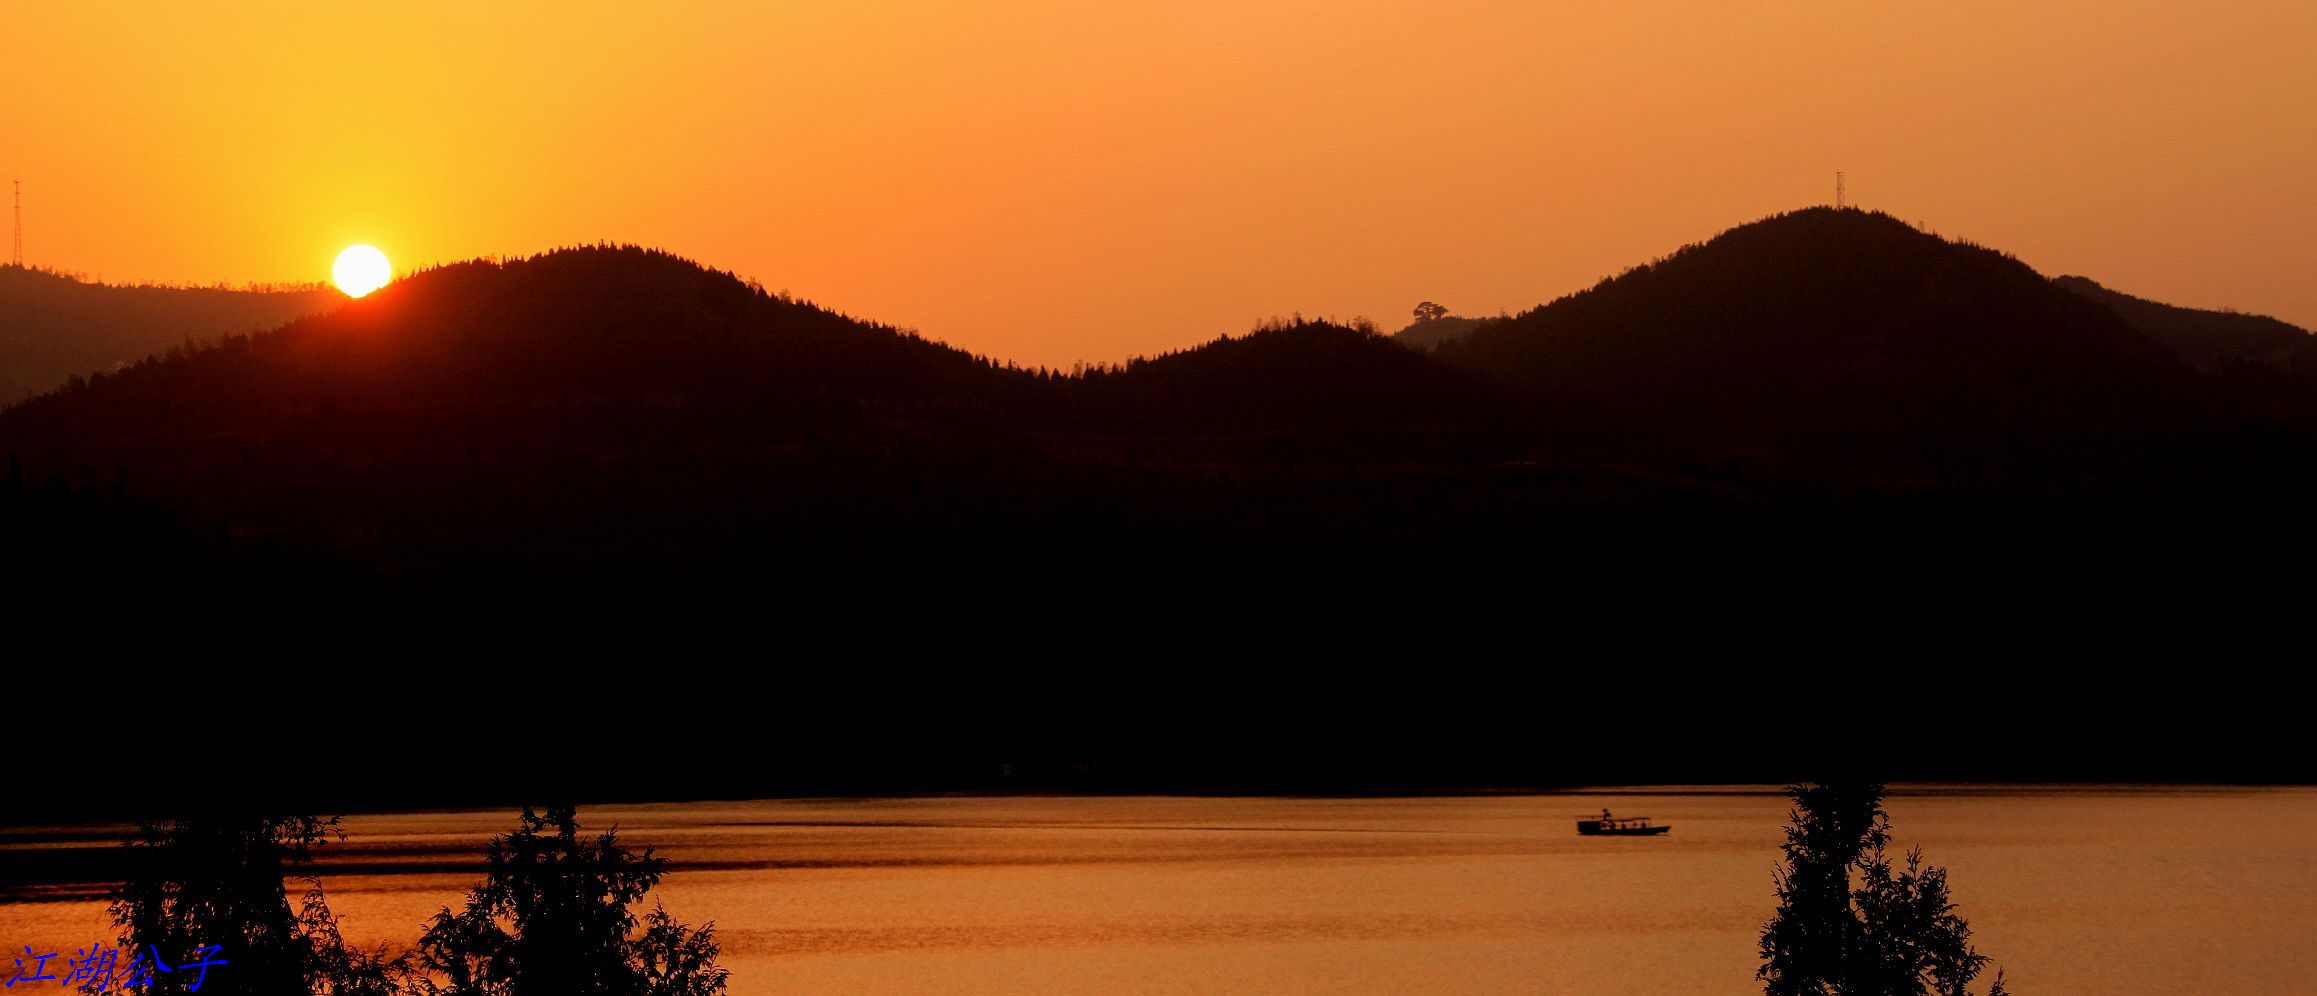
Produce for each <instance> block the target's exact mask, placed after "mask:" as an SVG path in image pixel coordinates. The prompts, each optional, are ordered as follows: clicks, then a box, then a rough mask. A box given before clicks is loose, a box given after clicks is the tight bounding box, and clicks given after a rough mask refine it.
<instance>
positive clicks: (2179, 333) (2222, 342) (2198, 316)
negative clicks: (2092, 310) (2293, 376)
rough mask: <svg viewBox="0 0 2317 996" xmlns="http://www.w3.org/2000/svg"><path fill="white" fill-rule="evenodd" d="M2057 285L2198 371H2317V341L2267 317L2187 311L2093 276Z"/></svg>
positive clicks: (2067, 279) (2063, 280)
mask: <svg viewBox="0 0 2317 996" xmlns="http://www.w3.org/2000/svg"><path fill="white" fill-rule="evenodd" d="M2052 283H2053V284H2055V285H2057V286H2058V287H2060V288H2062V289H2064V290H2066V291H2068V292H2070V293H2073V294H2076V295H2079V296H2081V297H2083V298H2085V299H2086V300H2091V301H2097V302H2099V303H2101V304H2103V305H2106V306H2107V307H2108V310H2110V311H2113V312H2115V313H2116V314H2117V316H2119V317H2121V318H2123V319H2124V320H2125V321H2126V322H2129V323H2130V324H2131V325H2132V327H2133V328H2135V329H2138V330H2140V332H2141V333H2142V334H2143V335H2146V336H2147V337H2148V338H2150V339H2152V340H2154V341H2156V342H2157V343H2159V344H2161V345H2163V346H2164V347H2165V348H2167V349H2170V350H2172V351H2173V352H2175V353H2178V354H2180V357H2181V358H2182V359H2184V360H2187V361H2188V362H2190V363H2192V364H2195V365H2196V367H2197V368H2198V369H2200V370H2207V371H2210V370H2217V369H2220V368H2221V367H2223V366H2226V365H2228V364H2230V363H2255V364H2260V365H2263V366H2268V367H2273V368H2276V369H2280V370H2291V371H2295V372H2298V373H2317V337H2313V336H2311V335H2310V334H2309V330H2307V329H2304V328H2301V327H2299V326H2297V325H2293V324H2290V323H2287V322H2283V321H2279V320H2277V319H2275V318H2270V317H2268V316H2266V315H2248V314H2244V313H2241V312H2235V311H2211V310H2206V309H2201V308H2183V307H2180V306H2178V305H2171V304H2164V303H2161V302H2157V301H2151V300H2148V299H2146V298H2141V297H2134V296H2132V295H2130V294H2125V293H2122V292H2120V291H2114V290H2110V289H2108V288H2106V287H2102V286H2100V284H2099V283H2097V282H2095V281H2094V280H2092V279H2091V278H2090V277H2077V276H2061V277H2054V278H2052Z"/></svg>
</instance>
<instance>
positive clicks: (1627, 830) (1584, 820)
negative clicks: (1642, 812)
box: [1577, 813, 1673, 837]
mask: <svg viewBox="0 0 2317 996" xmlns="http://www.w3.org/2000/svg"><path fill="white" fill-rule="evenodd" d="M1671 829H1673V828H1672V827H1659V826H1650V825H1649V817H1647V816H1620V817H1615V818H1611V817H1610V816H1609V815H1608V814H1607V813H1603V814H1602V815H1600V816H1585V817H1580V818H1578V820H1577V834H1578V835H1579V836H1583V837H1655V836H1657V835H1658V834H1661V833H1664V832H1666V831H1668V830H1671Z"/></svg>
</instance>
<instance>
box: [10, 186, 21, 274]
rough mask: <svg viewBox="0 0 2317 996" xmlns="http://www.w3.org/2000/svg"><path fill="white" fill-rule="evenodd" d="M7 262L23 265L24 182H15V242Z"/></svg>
mask: <svg viewBox="0 0 2317 996" xmlns="http://www.w3.org/2000/svg"><path fill="white" fill-rule="evenodd" d="M8 261H9V262H11V263H14V264H16V265H18V266H23V265H24V181H22V180H18V181H16V242H15V245H14V246H12V247H11V248H10V249H9V251H8Z"/></svg>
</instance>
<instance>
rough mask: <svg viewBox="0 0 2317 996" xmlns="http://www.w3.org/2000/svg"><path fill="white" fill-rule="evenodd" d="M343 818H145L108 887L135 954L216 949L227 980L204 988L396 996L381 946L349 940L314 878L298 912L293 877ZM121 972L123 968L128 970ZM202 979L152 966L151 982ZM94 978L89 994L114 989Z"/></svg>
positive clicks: (181, 983)
mask: <svg viewBox="0 0 2317 996" xmlns="http://www.w3.org/2000/svg"><path fill="white" fill-rule="evenodd" d="M336 822H337V821H336V820H335V819H330V820H324V819H320V818H317V817H312V816H286V817H285V816H251V815H245V814H234V813H226V812H213V813H204V814H201V815H195V816H191V817H188V818H184V819H177V820H164V821H148V822H145V823H142V824H140V825H139V827H138V829H137V832H136V835H135V836H134V837H132V838H131V839H130V840H129V841H128V842H127V844H126V847H127V849H128V851H127V853H128V855H129V861H128V864H127V866H126V869H125V871H126V874H125V876H124V879H123V881H122V883H121V884H120V885H119V886H118V887H116V888H115V889H114V891H113V897H112V902H111V912H112V917H113V922H114V923H115V924H117V925H119V926H120V927H121V928H122V934H121V938H120V940H121V947H122V950H123V952H124V954H126V955H127V956H128V957H130V958H131V959H132V960H136V959H143V960H144V961H146V962H147V963H148V964H150V963H152V962H153V961H154V960H155V959H156V957H157V958H158V960H159V961H160V962H161V963H163V964H175V963H182V962H183V961H185V960H187V959H188V958H189V957H190V956H191V955H192V954H193V953H194V952H195V951H197V950H199V949H200V948H202V947H205V946H209V945H214V946H216V947H217V948H218V950H217V951H216V952H215V953H214V955H213V956H212V957H213V959H214V960H217V961H222V962H224V963H225V966H224V967H221V968H219V969H218V971H219V972H220V973H221V974H223V975H225V976H226V978H225V979H224V980H223V981H222V984H221V983H220V980H214V979H213V980H210V981H209V982H206V983H204V989H206V990H209V991H217V990H219V989H223V990H225V991H229V992H248V993H313V994H316V996H389V994H392V993H395V992H397V991H398V988H399V986H400V984H401V979H402V978H403V975H402V972H401V970H400V965H399V962H398V961H397V960H395V959H390V958H387V957H386V956H385V955H384V953H383V952H373V951H363V950H359V949H351V948H348V947H347V946H346V944H345V939H344V937H343V936H342V935H340V933H339V931H338V925H337V920H336V918H335V917H333V916H332V915H331V914H330V911H329V907H328V905H327V904H326V903H325V902H324V901H323V898H322V891H321V886H320V881H319V879H315V878H312V877H311V876H310V875H307V876H306V877H307V878H308V880H309V881H310V882H311V883H312V888H311V889H310V890H309V891H308V892H307V893H306V895H305V898H304V900H303V901H302V902H301V903H300V904H299V908H298V910H297V911H296V912H292V910H291V909H290V905H289V897H288V892H287V882H289V881H290V880H292V879H295V878H298V877H300V876H301V873H305V872H308V871H309V868H308V863H309V861H310V859H311V857H312V854H313V850H314V848H315V847H317V846H319V845H320V844H322V843H324V842H325V841H326V840H328V839H329V838H330V837H331V836H332V835H333V834H334V833H335V832H336ZM122 968H123V969H124V971H125V970H126V968H127V966H125V965H124V966H122ZM194 981H195V980H193V979H190V978H185V977H181V976H180V975H177V974H173V973H169V972H158V973H155V975H154V977H153V979H152V985H151V987H150V988H149V989H147V990H145V991H147V992H150V993H156V994H169V993H181V992H190V991H191V989H190V986H191V985H192V984H193V982H194ZM105 985H107V983H104V982H97V983H92V984H91V986H90V987H89V988H86V989H84V991H86V992H92V993H93V992H100V991H109V990H107V989H105V988H102V987H104V986H105Z"/></svg>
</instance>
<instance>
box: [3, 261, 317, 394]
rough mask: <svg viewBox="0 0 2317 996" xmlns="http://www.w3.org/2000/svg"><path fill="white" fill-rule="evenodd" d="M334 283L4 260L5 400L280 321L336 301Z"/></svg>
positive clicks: (308, 313) (277, 323) (275, 324)
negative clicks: (275, 282)
mask: <svg viewBox="0 0 2317 996" xmlns="http://www.w3.org/2000/svg"><path fill="white" fill-rule="evenodd" d="M345 300H346V296H345V295H343V294H340V293H338V292H337V291H335V290H331V289H328V288H326V287H319V286H315V287H304V288H291V289H283V290H262V289H247V290H235V289H230V288H225V287H168V286H159V285H150V284H147V285H134V286H120V285H113V284H102V283H91V282H88V281H85V280H81V279H79V278H76V277H72V276H68V275H65V274H61V273H55V272H51V271H47V270H41V269H36V268H30V267H22V266H14V265H6V266H0V407H5V406H7V405H11V404H15V403H16V402H18V401H22V400H23V399H24V398H25V397H26V396H28V395H31V394H36V393H39V392H41V391H49V390H54V389H55V388H57V387H59V386H62V385H63V384H64V383H65V381H66V380H67V379H69V378H71V377H74V376H84V377H85V376H87V375H89V374H93V373H100V372H111V371H114V370H118V369H120V368H121V367H124V366H127V365H129V364H133V363H135V362H137V361H139V360H142V359H144V358H145V357H147V356H150V355H153V354H156V353H162V352H166V351H167V350H169V349H171V348H173V347H180V346H183V345H185V344H186V343H187V341H188V340H191V341H194V342H202V341H206V340H210V339H215V338H217V337H218V336H221V335H227V334H233V333H246V332H252V331H257V330H262V329H270V328H273V327H275V326H278V325H280V324H282V323H284V322H287V321H289V320H291V319H293V318H298V317H300V316H303V315H310V314H314V313H317V312H320V311H325V310H327V309H329V308H332V307H335V306H337V305H338V304H340V303H341V302H343V301H345Z"/></svg>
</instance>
